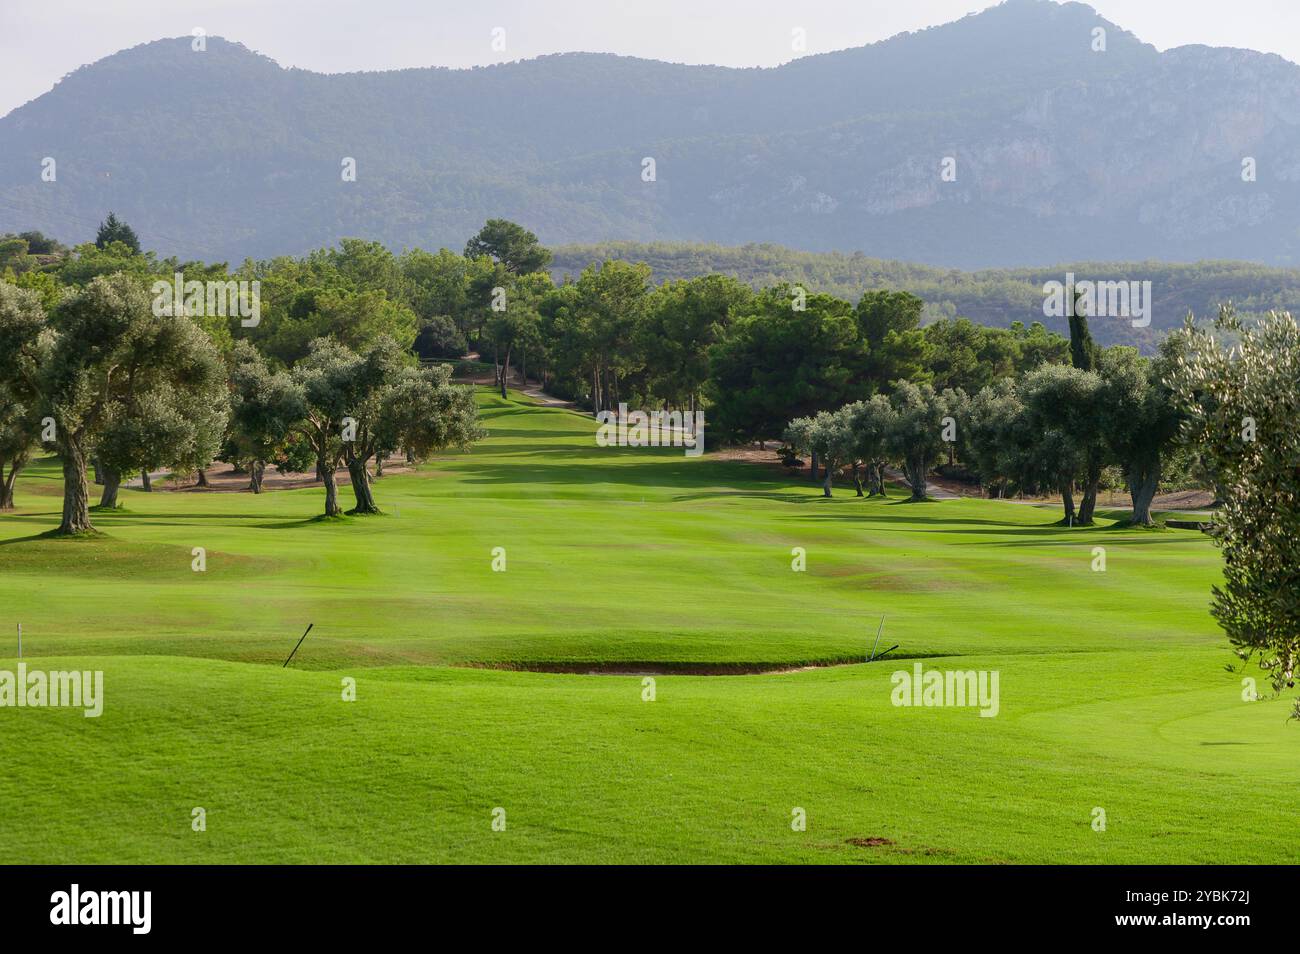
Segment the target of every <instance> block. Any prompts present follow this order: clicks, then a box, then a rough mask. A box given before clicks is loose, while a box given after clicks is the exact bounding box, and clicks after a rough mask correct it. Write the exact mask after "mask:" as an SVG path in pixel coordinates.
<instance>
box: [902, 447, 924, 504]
mask: <svg viewBox="0 0 1300 954" xmlns="http://www.w3.org/2000/svg"><path fill="white" fill-rule="evenodd" d="M929 472H930V467H929V461H927V460H926V459H925V458H924V457H921V456H918V455H911V456H909V457H908V458H907V459H906V460H905V461H903V475H904V476H905V477H906V478H907V484H908V486H909V487H911V488H912V502H913V503H920V502H921V501H923V500H929V499H930V498H929V497H927V496H926V493H925V487H926V483H925V477H926V475H927V474H928V473H929Z"/></svg>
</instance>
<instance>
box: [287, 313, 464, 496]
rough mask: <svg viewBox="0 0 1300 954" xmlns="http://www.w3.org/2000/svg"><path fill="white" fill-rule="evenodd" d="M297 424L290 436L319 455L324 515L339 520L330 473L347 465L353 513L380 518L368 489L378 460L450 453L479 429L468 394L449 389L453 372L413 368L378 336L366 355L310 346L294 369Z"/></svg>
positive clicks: (330, 344)
mask: <svg viewBox="0 0 1300 954" xmlns="http://www.w3.org/2000/svg"><path fill="white" fill-rule="evenodd" d="M293 381H294V382H295V384H296V386H297V388H298V390H299V394H300V400H301V406H302V417H301V418H300V419H299V420H298V421H297V422H296V424H295V426H294V431H295V432H296V433H298V434H300V435H301V436H302V437H304V438H305V439H306V440H307V441H308V442H309V443H310V444H311V446H312V448H313V449H314V451H315V453H316V463H317V468H318V470H319V471H320V474H321V477H322V479H323V480H324V482H325V516H327V517H334V516H338V515H339V514H340V513H342V508H341V507H340V506H339V503H338V489H337V486H336V482H335V479H334V472H335V470H336V469H337V467H338V465H339V464H340V463H341V462H342V463H346V464H347V468H348V476H349V478H350V479H351V482H352V491H353V494H354V496H355V497H356V506H355V507H354V508H353V510H352V511H350V512H351V513H354V514H372V513H379V507H378V505H377V504H376V503H375V498H374V493H373V490H372V489H371V485H370V472H369V464H370V461H371V460H372V459H373V458H374V456H375V455H376V453H379V452H382V451H384V450H387V449H391V448H394V447H396V446H399V445H401V446H403V447H406V448H407V449H408V450H409V451H410V452H411V453H412V455H413V456H416V457H420V456H427V455H428V454H430V453H433V452H434V451H437V450H441V449H443V448H447V447H468V446H469V445H470V444H472V443H473V442H474V441H477V440H479V439H480V438H481V437H482V436H483V434H484V431H483V429H482V428H481V427H480V426H479V424H478V410H477V407H476V405H475V403H474V397H473V391H472V389H471V388H468V387H464V386H457V385H453V384H452V383H451V369H450V368H447V367H434V368H427V369H418V368H414V367H411V366H410V364H409V357H408V355H407V354H406V353H405V352H404V351H403V350H402V349H401V348H400V347H399V346H398V345H397V344H396V342H394V341H392V340H391V339H389V338H386V337H381V338H380V339H379V340H377V341H376V342H375V343H374V344H373V345H371V346H370V348H369V349H368V350H367V351H366V352H365V353H363V354H357V353H355V352H353V351H352V350H351V349H349V348H347V347H345V346H344V345H341V344H338V343H337V342H334V341H331V340H329V339H318V340H317V341H315V342H313V343H312V346H311V351H310V353H309V354H308V355H307V357H306V358H304V359H303V360H301V361H299V362H298V364H297V365H295V366H294V369H293Z"/></svg>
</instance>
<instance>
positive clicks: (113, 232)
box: [95, 212, 140, 254]
mask: <svg viewBox="0 0 1300 954" xmlns="http://www.w3.org/2000/svg"><path fill="white" fill-rule="evenodd" d="M110 242H121V243H123V244H124V245H126V246H128V247H129V248H130V249H131V251H132V252H135V253H137V254H139V252H140V240H139V239H138V238H137V237H136V234H135V229H133V228H131V226H129V225H127V224H126V223H125V222H123V221H122V220H121V219H119V218H118V217H117V216H116V215H114V214H113V213H112V212H110V213H108V218H107V219H105V220H104V221H103V222H100V223H99V231H98V232H97V233H96V234H95V247H96V248H105V247H106V246H107V245H108V244H109V243H110Z"/></svg>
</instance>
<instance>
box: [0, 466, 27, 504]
mask: <svg viewBox="0 0 1300 954" xmlns="http://www.w3.org/2000/svg"><path fill="white" fill-rule="evenodd" d="M26 463H27V460H26V458H24V457H15V458H14V459H13V460H12V461H10V462H9V473H8V474H6V473H5V462H4V459H3V458H0V510H13V509H14V484H15V483H16V482H17V480H18V472H19V471H20V470H22V469H23V465H25V464H26Z"/></svg>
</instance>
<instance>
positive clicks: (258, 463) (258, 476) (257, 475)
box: [248, 460, 266, 494]
mask: <svg viewBox="0 0 1300 954" xmlns="http://www.w3.org/2000/svg"><path fill="white" fill-rule="evenodd" d="M265 473H266V461H264V460H255V461H253V462H252V463H251V464H250V465H249V467H248V489H249V490H251V491H252V492H253V493H255V494H260V493H261V492H262V476H263V475H264V474H265Z"/></svg>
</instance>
